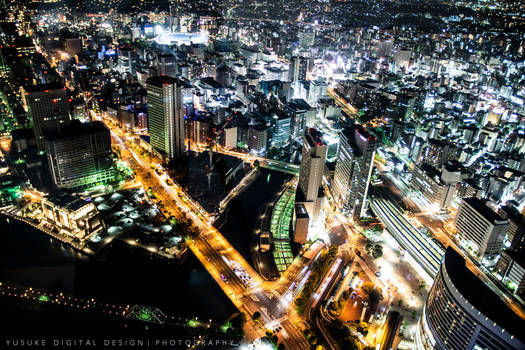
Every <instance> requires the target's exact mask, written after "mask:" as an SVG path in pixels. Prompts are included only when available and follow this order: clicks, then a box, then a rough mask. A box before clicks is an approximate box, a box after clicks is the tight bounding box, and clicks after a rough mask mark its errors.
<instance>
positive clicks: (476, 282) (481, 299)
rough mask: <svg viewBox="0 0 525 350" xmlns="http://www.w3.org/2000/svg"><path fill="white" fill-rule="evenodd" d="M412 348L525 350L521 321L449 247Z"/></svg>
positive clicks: (424, 349) (524, 337)
mask: <svg viewBox="0 0 525 350" xmlns="http://www.w3.org/2000/svg"><path fill="white" fill-rule="evenodd" d="M415 348H416V349H417V350H428V349H438V350H477V349H502V350H503V349H506V350H511V349H524V348H525V333H524V332H523V320H522V319H521V318H520V317H519V316H518V315H517V314H516V313H515V312H514V311H513V310H512V309H511V308H509V306H508V305H507V304H506V303H505V302H503V301H502V300H501V299H500V297H499V296H498V295H497V294H496V293H494V292H493V291H492V289H490V288H489V287H488V286H487V285H485V283H483V282H482V281H481V280H480V279H479V278H478V277H476V275H474V273H472V272H471V271H470V270H469V269H468V268H467V267H466V265H465V260H464V259H463V258H462V257H461V256H460V255H459V254H458V253H457V252H456V251H455V250H454V249H452V248H450V247H449V248H448V249H447V251H446V253H445V256H444V258H443V261H442V263H441V267H440V269H439V272H438V275H437V276H436V279H435V281H434V285H433V286H432V289H431V290H430V293H429V295H428V298H427V301H426V303H425V306H424V309H423V315H422V316H421V319H420V320H419V325H418V329H417V331H416V347H415Z"/></svg>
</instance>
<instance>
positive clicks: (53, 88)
mask: <svg viewBox="0 0 525 350" xmlns="http://www.w3.org/2000/svg"><path fill="white" fill-rule="evenodd" d="M22 98H23V102H24V106H25V108H26V109H27V113H28V115H29V117H30V118H31V121H32V123H33V130H34V132H35V139H36V145H37V147H38V150H39V151H44V148H45V141H44V131H57V130H58V129H59V128H60V126H62V125H65V123H67V122H68V121H69V120H70V117H69V108H68V104H67V91H66V89H65V88H64V86H63V85H62V84H59V83H53V84H40V85H30V86H24V87H23V88H22Z"/></svg>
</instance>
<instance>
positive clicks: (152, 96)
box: [146, 76, 186, 159]
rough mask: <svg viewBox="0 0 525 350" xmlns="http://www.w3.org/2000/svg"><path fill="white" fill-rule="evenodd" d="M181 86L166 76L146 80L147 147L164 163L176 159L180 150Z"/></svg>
mask: <svg viewBox="0 0 525 350" xmlns="http://www.w3.org/2000/svg"><path fill="white" fill-rule="evenodd" d="M182 86H183V84H182V82H180V81H179V80H178V79H175V78H172V77H168V76H158V77H153V78H150V79H148V80H147V82H146V88H147V91H148V129H149V134H150V139H151V146H153V147H154V148H155V149H156V150H158V151H159V152H161V153H162V154H164V155H165V156H166V157H167V158H168V159H180V158H181V157H182V156H183V153H184V150H185V147H184V115H185V112H186V111H185V108H184V104H183V103H182Z"/></svg>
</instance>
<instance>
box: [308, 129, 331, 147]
mask: <svg viewBox="0 0 525 350" xmlns="http://www.w3.org/2000/svg"><path fill="white" fill-rule="evenodd" d="M304 136H305V137H306V140H308V143H310V145H312V146H325V145H326V143H325V142H324V140H323V134H322V133H321V132H320V131H319V130H317V129H315V128H308V129H306V132H305V133H304Z"/></svg>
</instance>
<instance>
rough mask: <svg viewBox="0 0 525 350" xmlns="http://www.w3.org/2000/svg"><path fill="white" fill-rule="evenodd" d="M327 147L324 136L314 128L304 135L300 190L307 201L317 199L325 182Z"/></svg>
mask: <svg viewBox="0 0 525 350" xmlns="http://www.w3.org/2000/svg"><path fill="white" fill-rule="evenodd" d="M326 151H327V146H326V144H325V143H324V141H323V136H322V134H321V133H320V132H319V131H317V130H316V129H314V128H309V129H307V130H306V132H305V133H304V138H303V153H302V161H301V169H300V172H299V188H300V189H301V190H302V192H303V194H304V198H305V200H306V201H308V202H311V201H315V200H316V199H317V194H318V192H319V187H320V186H321V183H322V181H323V174H324V166H325V160H326Z"/></svg>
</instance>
